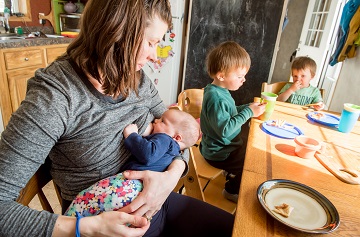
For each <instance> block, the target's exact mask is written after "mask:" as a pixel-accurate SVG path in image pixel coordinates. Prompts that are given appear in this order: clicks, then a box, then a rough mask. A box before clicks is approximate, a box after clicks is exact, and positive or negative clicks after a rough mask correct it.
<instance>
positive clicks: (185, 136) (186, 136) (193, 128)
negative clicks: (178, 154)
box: [152, 109, 200, 150]
mask: <svg viewBox="0 0 360 237" xmlns="http://www.w3.org/2000/svg"><path fill="white" fill-rule="evenodd" d="M152 133H166V134H167V135H169V136H170V137H172V138H173V139H174V140H175V141H177V142H178V143H179V145H180V148H181V150H183V149H185V148H189V147H191V146H192V145H194V144H195V143H196V142H197V140H198V139H199V137H200V125H199V123H198V122H197V121H196V119H195V118H194V117H193V116H191V115H190V114H188V113H186V112H184V111H181V110H176V109H169V110H167V111H165V112H164V113H163V115H162V116H161V118H159V119H155V121H154V123H153V131H152Z"/></svg>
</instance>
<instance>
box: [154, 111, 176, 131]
mask: <svg viewBox="0 0 360 237" xmlns="http://www.w3.org/2000/svg"><path fill="white" fill-rule="evenodd" d="M175 121H176V116H175V114H174V113H173V111H172V110H171V109H170V110H167V111H165V112H164V114H163V115H162V116H161V118H159V119H155V121H154V123H153V127H154V128H153V131H152V133H166V134H167V135H169V136H170V137H173V136H174V134H175V130H174V126H175Z"/></svg>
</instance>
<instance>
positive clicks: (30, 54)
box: [0, 44, 67, 127]
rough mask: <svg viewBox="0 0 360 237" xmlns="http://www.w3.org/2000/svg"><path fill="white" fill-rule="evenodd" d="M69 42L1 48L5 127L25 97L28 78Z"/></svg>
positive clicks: (0, 98) (0, 81) (0, 93)
mask: <svg viewBox="0 0 360 237" xmlns="http://www.w3.org/2000/svg"><path fill="white" fill-rule="evenodd" d="M66 47H67V44H58V45H46V46H36V47H23V48H9V49H2V50H0V63H1V67H0V72H1V73H0V106H1V113H2V120H3V124H4V127H5V126H6V124H7V123H8V122H9V120H10V116H11V114H12V113H13V112H14V111H15V110H16V109H17V108H18V107H19V105H20V103H21V101H22V100H23V99H24V98H25V94H26V85H27V80H28V79H30V78H31V77H33V76H34V72H35V71H36V70H37V69H38V68H42V67H46V66H47V65H49V64H50V63H51V62H52V61H54V60H55V59H56V58H57V57H58V56H60V55H62V54H63V53H64V52H65V51H66Z"/></svg>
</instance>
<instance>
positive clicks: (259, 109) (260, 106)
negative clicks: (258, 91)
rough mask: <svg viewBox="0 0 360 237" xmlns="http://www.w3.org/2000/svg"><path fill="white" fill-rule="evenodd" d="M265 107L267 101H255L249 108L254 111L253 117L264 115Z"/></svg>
mask: <svg viewBox="0 0 360 237" xmlns="http://www.w3.org/2000/svg"><path fill="white" fill-rule="evenodd" d="M265 107H266V103H257V102H254V103H251V104H250V105H249V108H250V109H251V110H252V112H253V117H259V116H260V115H262V114H263V113H264V112H265Z"/></svg>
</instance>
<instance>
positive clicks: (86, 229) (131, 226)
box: [53, 211, 150, 237]
mask: <svg viewBox="0 0 360 237" xmlns="http://www.w3.org/2000/svg"><path fill="white" fill-rule="evenodd" d="M79 221H80V222H79V230H80V234H81V236H86V237H91V236H96V237H110V236H118V237H137V236H143V235H144V234H145V232H146V231H147V230H148V229H149V227H150V222H149V221H148V220H147V219H146V218H144V217H141V216H135V215H131V214H127V213H125V212H121V211H109V212H103V213H101V214H100V215H97V216H91V217H84V218H81V219H80V220H79ZM75 222H76V220H75V218H73V217H68V216H59V218H58V219H57V220H56V223H55V228H54V231H53V237H57V236H59V237H60V236H61V237H63V236H75Z"/></svg>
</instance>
